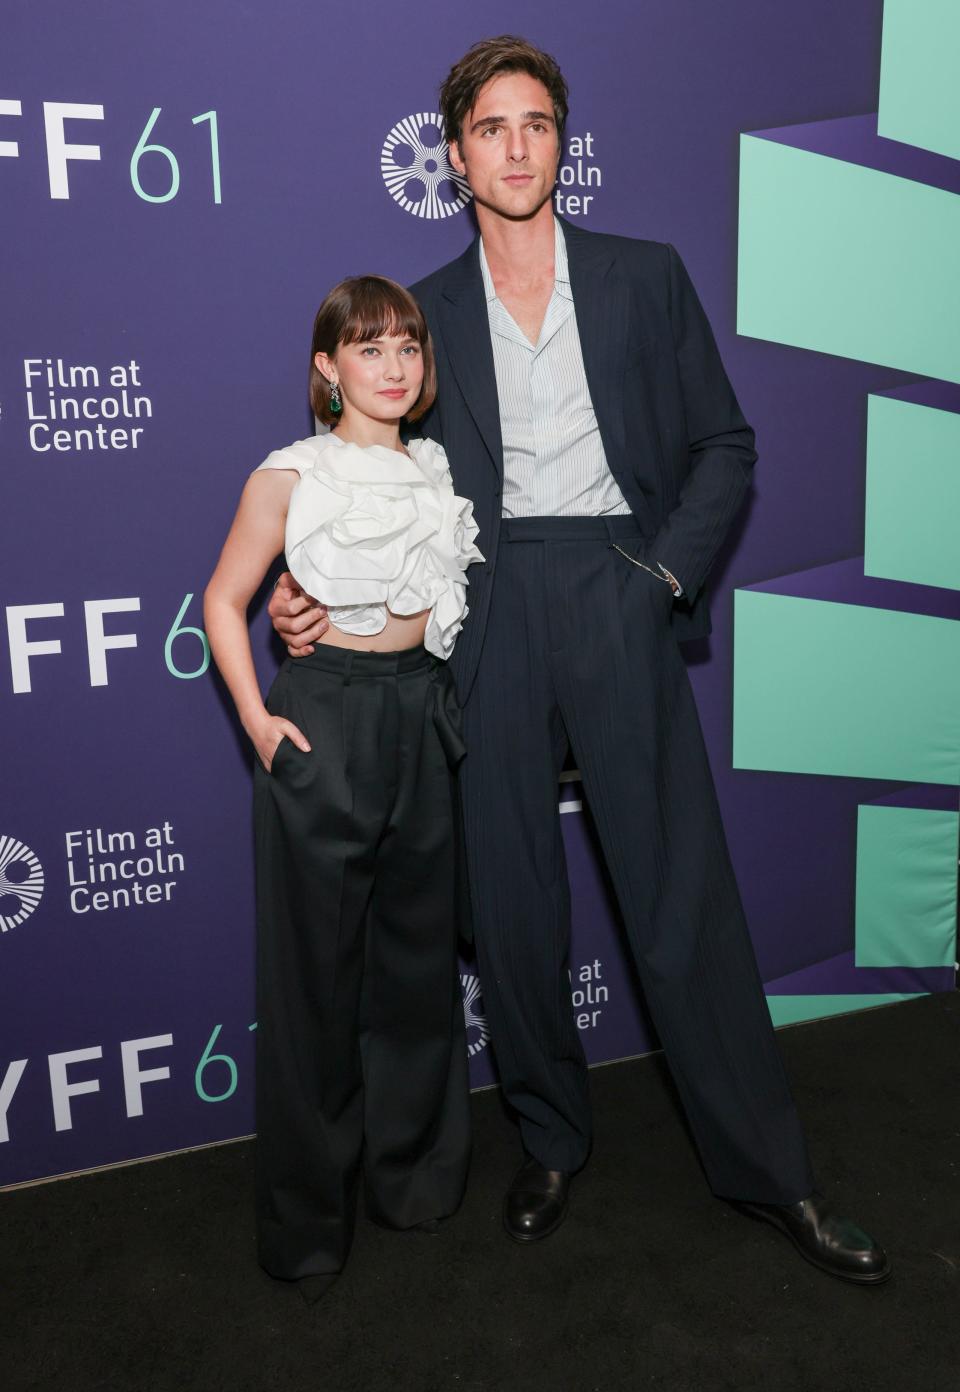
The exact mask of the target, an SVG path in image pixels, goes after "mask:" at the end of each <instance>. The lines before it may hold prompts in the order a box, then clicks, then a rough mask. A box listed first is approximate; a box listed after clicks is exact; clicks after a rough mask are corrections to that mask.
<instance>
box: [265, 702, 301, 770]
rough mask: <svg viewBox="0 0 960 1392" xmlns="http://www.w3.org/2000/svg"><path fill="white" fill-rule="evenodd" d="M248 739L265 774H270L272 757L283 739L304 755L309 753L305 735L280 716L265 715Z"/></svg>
mask: <svg viewBox="0 0 960 1392" xmlns="http://www.w3.org/2000/svg"><path fill="white" fill-rule="evenodd" d="M250 738H251V739H252V740H253V747H254V749H255V750H256V751H257V758H258V759H259V760H260V762H261V764H263V767H264V768H265V769H266V771H267V773H269V772H270V769H271V768H272V766H273V758H274V755H275V754H276V752H277V748H278V746H279V744H280V742H281V741H282V740H284V739H288V740H289V741H290V743H291V744H294V745H296V747H297V748H298V749H299V750H301V751H302V752H303V753H304V754H309V753H310V741H309V740H308V739H307V737H306V735H302V734H301V733H300V731H299V730H298V729H297V727H296V725H294V724H293V723H292V722H291V721H289V720H284V718H283V716H282V715H267V716H266V717H265V719H264V720H263V722H262V723H261V724H260V725H258V726H257V728H256V730H253V731H251V733H250Z"/></svg>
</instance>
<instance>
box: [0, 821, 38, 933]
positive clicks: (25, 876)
mask: <svg viewBox="0 0 960 1392" xmlns="http://www.w3.org/2000/svg"><path fill="white" fill-rule="evenodd" d="M42 894H43V866H42V865H41V864H40V862H39V860H38V859H37V857H36V856H35V855H34V854H33V851H31V849H30V847H29V846H25V845H24V844H23V842H22V841H15V840H14V839H13V837H12V836H0V932H3V933H6V932H7V931H8V930H9V929H11V928H19V927H20V924H21V923H23V922H24V921H25V920H26V919H28V918H29V917H30V915H31V914H32V913H33V911H34V909H35V908H36V907H37V905H38V904H39V903H40V898H41V895H42Z"/></svg>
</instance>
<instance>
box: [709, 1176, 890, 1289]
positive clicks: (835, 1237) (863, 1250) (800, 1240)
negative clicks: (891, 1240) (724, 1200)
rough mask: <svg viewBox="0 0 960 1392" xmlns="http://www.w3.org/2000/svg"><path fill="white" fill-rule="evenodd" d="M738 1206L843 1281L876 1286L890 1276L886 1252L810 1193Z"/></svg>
mask: <svg viewBox="0 0 960 1392" xmlns="http://www.w3.org/2000/svg"><path fill="white" fill-rule="evenodd" d="M737 1207H738V1208H740V1209H742V1210H743V1212H744V1213H749V1214H751V1215H752V1216H753V1217H754V1218H762V1219H763V1220H764V1221H765V1222H767V1223H772V1224H773V1225H774V1227H777V1228H779V1229H780V1231H781V1232H784V1233H786V1235H787V1237H789V1238H790V1240H791V1242H792V1243H793V1245H794V1246H795V1247H796V1249H797V1251H798V1252H799V1253H800V1255H801V1256H802V1257H806V1259H807V1261H808V1262H812V1263H813V1265H814V1266H818V1267H819V1268H820V1270H821V1271H827V1272H829V1274H830V1275H831V1276H839V1277H840V1279H841V1280H843V1281H857V1282H858V1283H859V1284H860V1285H864V1286H878V1285H879V1284H880V1283H881V1281H886V1280H887V1278H888V1276H889V1275H890V1262H889V1261H888V1259H887V1254H886V1252H885V1251H884V1250H883V1248H882V1247H881V1246H880V1244H879V1242H875V1241H874V1239H873V1238H872V1237H870V1235H869V1234H868V1233H865V1232H864V1231H863V1229H862V1228H858V1227H857V1225H856V1223H854V1222H851V1220H850V1219H849V1218H843V1217H841V1216H840V1214H839V1213H837V1212H836V1210H835V1209H834V1207H833V1205H832V1204H831V1203H830V1201H829V1199H825V1198H824V1197H823V1195H822V1194H811V1195H810V1197H809V1198H807V1199H801V1200H800V1202H799V1203H795V1204H760V1203H739V1204H738V1205H737Z"/></svg>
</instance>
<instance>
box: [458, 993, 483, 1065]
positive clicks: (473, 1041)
mask: <svg viewBox="0 0 960 1392" xmlns="http://www.w3.org/2000/svg"><path fill="white" fill-rule="evenodd" d="M460 986H461V988H462V990H463V1022H464V1024H465V1025H466V1027H467V1057H468V1058H473V1056H474V1054H479V1052H480V1050H481V1049H485V1048H486V1047H487V1043H488V1041H489V1039H490V1026H489V1025H488V1024H487V1017H486V1016H485V1015H484V1013H483V1009H482V1006H481V1001H482V997H481V995H480V978H479V977H478V976H468V975H466V974H465V973H461V975H460Z"/></svg>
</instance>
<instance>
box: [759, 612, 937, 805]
mask: <svg viewBox="0 0 960 1392" xmlns="http://www.w3.org/2000/svg"><path fill="white" fill-rule="evenodd" d="M734 603H735V609H734V614H735V624H734V703H733V762H734V766H735V767H737V768H753V769H773V770H779V771H783V772H788V773H819V774H832V775H835V776H841V777H844V776H845V777H848V778H887V779H896V780H902V781H903V782H908V783H947V784H960V622H955V621H954V620H951V619H936V618H930V617H929V616H927V615H925V614H902V613H896V612H894V611H892V610H889V609H869V608H865V607H862V606H860V605H852V604H834V603H831V602H828V601H824V600H815V599H797V598H795V597H793V596H789V595H775V594H765V593H763V592H761V591H756V590H738V591H737V592H736V595H735V601H734Z"/></svg>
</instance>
